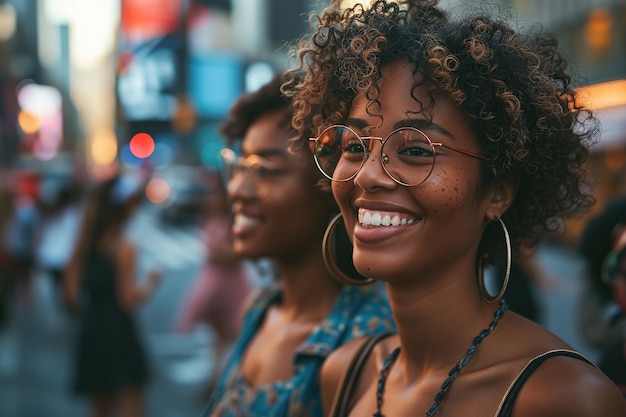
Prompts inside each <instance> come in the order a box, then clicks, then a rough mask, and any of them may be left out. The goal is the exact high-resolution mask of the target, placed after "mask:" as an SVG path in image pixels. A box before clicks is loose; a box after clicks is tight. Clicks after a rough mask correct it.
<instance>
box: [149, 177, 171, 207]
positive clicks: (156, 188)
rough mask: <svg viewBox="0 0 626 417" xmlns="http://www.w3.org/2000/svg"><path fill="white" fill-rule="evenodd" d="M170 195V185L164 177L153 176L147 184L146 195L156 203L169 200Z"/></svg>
mask: <svg viewBox="0 0 626 417" xmlns="http://www.w3.org/2000/svg"><path fill="white" fill-rule="evenodd" d="M169 196H170V185H169V184H168V182H167V181H165V180H164V179H163V178H153V179H151V180H150V181H149V182H148V185H147V186H146V197H147V198H148V200H150V201H151V202H152V203H154V204H161V203H164V202H165V201H167V199H168V198H169Z"/></svg>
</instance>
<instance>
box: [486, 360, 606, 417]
mask: <svg viewBox="0 0 626 417" xmlns="http://www.w3.org/2000/svg"><path fill="white" fill-rule="evenodd" d="M554 356H568V357H570V358H576V359H580V360H581V361H584V362H587V363H589V364H590V365H593V366H596V365H595V364H594V363H593V362H591V361H590V360H589V359H587V358H585V357H584V356H583V355H581V354H580V353H578V352H575V351H573V350H565V349H557V350H550V351H548V352H545V353H542V354H541V355H539V356H537V357H535V358H534V359H531V360H530V361H529V362H528V363H527V364H526V366H525V367H524V369H522V371H521V372H520V373H519V375H518V376H517V378H516V379H515V380H514V381H513V383H512V384H511V385H510V386H509V389H508V390H507V392H506V394H505V395H504V398H502V402H501V403H500V407H498V412H497V413H496V417H510V416H511V413H512V412H513V405H515V400H516V399H517V396H518V395H519V392H520V391H521V390H522V387H523V386H524V383H525V382H526V381H527V380H528V378H530V376H531V375H532V374H533V372H535V371H536V370H537V368H539V366H541V364H542V363H544V362H545V361H546V360H548V359H550V358H552V357H554Z"/></svg>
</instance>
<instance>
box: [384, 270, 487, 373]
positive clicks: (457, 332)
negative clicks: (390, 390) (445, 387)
mask: <svg viewBox="0 0 626 417" xmlns="http://www.w3.org/2000/svg"><path fill="white" fill-rule="evenodd" d="M466 281H467V280H466ZM462 286H463V280H458V281H457V283H456V284H455V286H454V287H453V288H449V287H448V288H445V289H443V290H442V289H439V290H434V289H433V288H430V289H428V288H424V287H423V286H415V285H412V286H410V285H406V282H405V283H395V282H390V283H388V284H387V291H388V293H389V300H390V302H391V305H392V306H393V312H394V319H395V321H396V326H397V328H398V335H399V338H400V345H401V348H402V356H403V357H404V360H405V361H406V364H407V367H409V368H410V369H411V370H412V372H410V373H414V374H415V375H418V374H419V373H420V372H421V370H423V369H426V368H430V369H433V368H434V369H442V370H446V371H447V370H448V369H449V368H450V367H451V366H452V365H454V363H456V362H457V361H458V360H459V359H460V358H461V357H463V356H464V355H465V352H466V350H467V348H468V347H469V346H470V345H471V344H472V340H473V339H474V337H476V335H477V334H478V333H479V332H480V331H481V330H482V329H484V328H486V327H487V326H488V325H489V323H490V322H491V321H492V320H493V313H494V312H495V311H496V310H497V308H498V305H497V304H487V303H485V302H484V301H482V299H481V298H480V295H479V294H478V290H477V288H475V286H474V287H473V288H472V287H469V286H468V288H460V287H462ZM416 323H419V324H416Z"/></svg>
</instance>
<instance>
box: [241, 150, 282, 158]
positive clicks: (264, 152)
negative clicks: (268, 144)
mask: <svg viewBox="0 0 626 417" xmlns="http://www.w3.org/2000/svg"><path fill="white" fill-rule="evenodd" d="M250 155H256V156H261V157H263V158H268V157H270V156H278V157H280V158H285V159H286V158H289V155H288V154H287V151H285V150H284V149H281V148H266V149H260V150H258V151H257V152H253V153H244V154H243V156H244V157H247V156H250Z"/></svg>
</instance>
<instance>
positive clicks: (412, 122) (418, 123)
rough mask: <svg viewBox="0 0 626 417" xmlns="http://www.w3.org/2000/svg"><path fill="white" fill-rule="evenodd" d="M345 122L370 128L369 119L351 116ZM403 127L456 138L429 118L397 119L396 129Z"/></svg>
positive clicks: (394, 127) (350, 125)
mask: <svg viewBox="0 0 626 417" xmlns="http://www.w3.org/2000/svg"><path fill="white" fill-rule="evenodd" d="M345 123H346V126H348V127H353V128H355V129H359V130H368V129H369V127H370V126H369V125H368V123H367V121H365V120H364V119H359V118H356V117H349V118H348V119H346V122H345ZM401 127H413V128H415V129H419V130H423V131H424V133H428V132H429V131H430V132H437V133H440V134H442V135H444V136H447V137H449V138H450V139H452V140H454V135H453V134H452V133H450V132H449V131H448V130H447V129H445V128H444V127H443V126H441V125H438V124H437V123H433V122H432V121H430V120H428V119H424V118H416V119H402V120H399V121H397V122H396V123H395V124H394V125H393V129H394V130H396V129H400V128H401Z"/></svg>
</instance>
